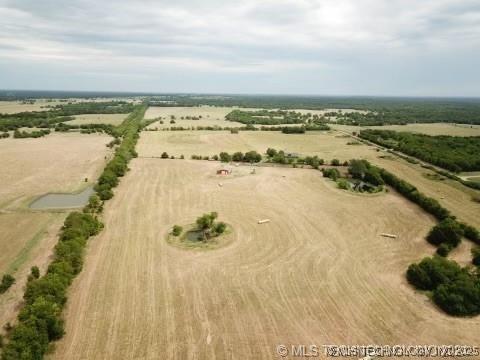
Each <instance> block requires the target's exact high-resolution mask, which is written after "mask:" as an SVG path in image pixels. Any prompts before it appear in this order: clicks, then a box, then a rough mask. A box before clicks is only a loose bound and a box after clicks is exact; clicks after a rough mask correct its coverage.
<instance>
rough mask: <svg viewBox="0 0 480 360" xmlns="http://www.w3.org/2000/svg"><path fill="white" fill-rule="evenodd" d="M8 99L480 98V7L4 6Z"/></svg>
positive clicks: (273, 1) (0, 50)
mask: <svg viewBox="0 0 480 360" xmlns="http://www.w3.org/2000/svg"><path fill="white" fill-rule="evenodd" d="M0 19H1V20H0V89H29V90H30V89H31V90H43V89H45V90H85V91H87V90H92V91H126V92H156V93H165V92H182V93H243V94H299V95H309V94H310V95H380V96H472V97H478V96H480V66H479V65H480V1H479V0H420V1H419V0H385V1H383V0H242V1H238V0H237V1H230V0H175V1H171V0H170V1H163V0H157V1H153V0H152V1H150V0H115V1H113V0H102V1H99V0H95V1H93V0H70V1H65V0H42V1H38V0H0Z"/></svg>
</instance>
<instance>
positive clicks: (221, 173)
mask: <svg viewBox="0 0 480 360" xmlns="http://www.w3.org/2000/svg"><path fill="white" fill-rule="evenodd" d="M228 174H230V171H229V170H227V169H219V170H217V175H228Z"/></svg>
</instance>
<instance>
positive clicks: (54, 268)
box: [2, 212, 102, 360]
mask: <svg viewBox="0 0 480 360" xmlns="http://www.w3.org/2000/svg"><path fill="white" fill-rule="evenodd" d="M101 229H102V224H101V223H100V222H99V221H98V220H97V219H96V218H95V217H93V216H92V215H89V214H83V213H79V212H73V213H71V214H69V215H68V217H67V218H66V220H65V223H64V226H63V228H62V232H61V234H60V240H59V242H58V243H57V245H56V247H55V255H54V260H53V261H52V263H51V264H50V265H49V267H48V270H47V273H46V274H45V275H44V276H43V277H40V278H34V277H33V278H32V279H31V280H30V281H29V282H28V283H27V286H26V290H25V294H24V300H25V305H24V307H23V308H22V310H21V311H20V314H19V315H18V324H17V325H16V326H15V327H14V328H13V329H12V330H11V332H10V333H9V341H8V343H7V345H6V346H5V347H4V349H3V353H2V360H17V359H42V358H43V355H44V354H45V353H46V351H47V349H48V345H49V342H51V341H54V340H58V339H60V338H61V337H62V336H63V334H64V326H63V320H62V318H61V311H62V309H63V307H64V306H65V303H66V301H67V295H66V292H67V288H68V286H69V285H70V284H71V282H72V280H73V278H74V277H75V276H76V275H77V274H78V273H79V272H80V270H81V268H82V264H83V252H84V248H85V245H86V243H87V239H88V238H89V237H90V236H92V235H95V234H97V233H98V232H99V231H100V230H101Z"/></svg>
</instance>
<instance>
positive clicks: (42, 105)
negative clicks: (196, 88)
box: [0, 98, 140, 114]
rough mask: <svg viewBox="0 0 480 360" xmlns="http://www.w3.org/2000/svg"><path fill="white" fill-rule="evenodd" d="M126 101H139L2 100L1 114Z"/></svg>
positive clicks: (135, 100) (105, 99) (85, 99)
mask: <svg viewBox="0 0 480 360" xmlns="http://www.w3.org/2000/svg"><path fill="white" fill-rule="evenodd" d="M105 101H126V102H130V103H139V102H140V100H139V99H136V98H71V99H48V100H47V99H36V100H35V101H33V103H29V102H27V103H22V101H0V114H14V113H19V112H26V111H48V110H50V108H51V107H53V106H56V105H64V104H68V103H80V102H105Z"/></svg>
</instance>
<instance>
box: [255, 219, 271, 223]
mask: <svg viewBox="0 0 480 360" xmlns="http://www.w3.org/2000/svg"><path fill="white" fill-rule="evenodd" d="M269 222H270V219H263V220H258V223H259V224H265V223H269Z"/></svg>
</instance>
